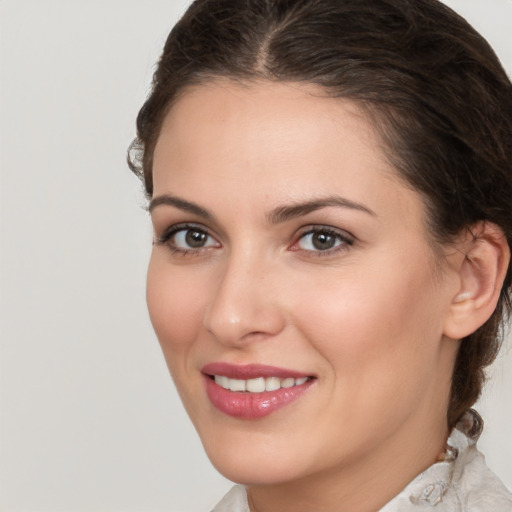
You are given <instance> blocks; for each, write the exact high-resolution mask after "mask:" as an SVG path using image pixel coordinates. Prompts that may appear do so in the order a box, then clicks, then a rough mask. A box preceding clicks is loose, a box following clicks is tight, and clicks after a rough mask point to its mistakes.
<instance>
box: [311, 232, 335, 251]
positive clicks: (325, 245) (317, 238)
mask: <svg viewBox="0 0 512 512" xmlns="http://www.w3.org/2000/svg"><path fill="white" fill-rule="evenodd" d="M335 242H336V239H335V237H334V236H333V235H330V234H329V233H321V232H320V233H315V234H314V235H313V245H314V247H315V249H318V250H320V251H325V250H327V249H331V248H332V247H334V243H335Z"/></svg>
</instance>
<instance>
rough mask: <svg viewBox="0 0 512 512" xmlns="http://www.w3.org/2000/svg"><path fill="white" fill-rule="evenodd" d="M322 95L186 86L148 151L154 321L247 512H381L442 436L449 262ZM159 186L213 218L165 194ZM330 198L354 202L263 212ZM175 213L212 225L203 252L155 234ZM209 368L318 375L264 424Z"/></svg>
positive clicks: (363, 122) (205, 228) (366, 136)
mask: <svg viewBox="0 0 512 512" xmlns="http://www.w3.org/2000/svg"><path fill="white" fill-rule="evenodd" d="M318 93H319V91H318V90H315V89H314V88H313V87H311V86H308V87H307V86H304V85H297V84H275V83H274V84H269V83H265V82H261V83H254V84H251V85H241V84H235V83H232V82H229V81H218V82H212V83H208V84H205V85H202V86H198V87H195V88H192V89H190V90H188V91H187V92H186V93H185V94H184V95H183V96H182V97H180V99H179V100H178V102H177V103H176V104H175V105H174V106H173V108H172V109H171V111H170V112H169V114H168V115H167V117H166V119H165V122H164V124H163V126H162V130H161V134H160V137H159V140H158V143H157V146H156V149H155V154H154V167H153V173H154V201H155V202H154V203H153V207H152V209H151V215H152V221H153V225H154V230H155V244H154V247H153V252H152V256H151V261H150V265H149V270H148V283H147V302H148V307H149V312H150V316H151V320H152V323H153V326H154V328H155V332H156V334H157V336H158V339H159V341H160V344H161V346H162V350H163V353H164V355H165V358H166V361H167V364H168V366H169V369H170V371H171V374H172V376H173V378H174V381H175V383H176V386H177V389H178V391H179V393H180V395H181V398H182V400H183V403H184V405H185V408H186V409H187V412H188V414H189V415H190V417H191V419H192V421H193V423H194V425H195V427H196V429H197V431H198V433H199V435H200V437H201V440H202V442H203V445H204V447H205V450H206V452H207V454H208V456H209V457H210V459H211V461H212V462H213V464H214V465H215V466H216V467H217V469H218V470H219V471H220V472H221V473H223V474H224V475H225V476H226V477H227V478H229V479H231V480H233V481H236V482H240V483H244V484H246V485H248V487H249V498H250V504H251V509H252V510H254V511H255V510H259V511H276V510H279V511H281V512H286V511H289V510H290V511H291V510H293V511H295V512H300V511H306V510H313V509H315V510H322V511H327V512H329V511H331V510H333V511H334V510H337V511H339V510H357V511H359V512H365V511H368V512H369V511H374V510H376V509H378V508H380V507H382V506H383V505H384V504H385V503H386V502H387V501H389V500H390V499H391V498H393V496H395V495H396V494H397V493H399V492H400V491H401V489H402V488H403V487H404V486H405V485H406V484H407V483H408V482H409V481H410V480H412V479H413V478H414V477H415V476H416V475H417V474H419V473H420V472H421V471H422V470H424V469H425V468H427V467H428V466H429V465H431V464H432V463H433V462H435V461H436V460H437V458H438V457H439V454H440V453H442V451H443V449H444V446H445V442H446V438H447V435H448V432H447V425H446V410H447V401H448V395H449V389H450V380H451V374H452V370H453V364H454V360H455V356H456V353H457V349H458V342H457V341H455V340H454V339H451V338H449V337H447V336H446V335H445V331H446V328H447V322H448V321H449V318H450V308H451V305H452V302H453V300H454V297H455V296H456V295H457V293H458V292H459V290H460V277H459V274H458V273H457V271H456V270H454V269H456V268H457V262H459V263H460V259H459V260H457V261H456V262H455V263H453V262H452V261H451V259H450V258H452V256H446V258H443V259H442V260H440V259H439V258H440V257H439V256H435V255H434V254H435V253H434V251H433V250H432V242H431V240H430V238H429V234H428V232H427V229H426V223H425V211H424V204H423V201H422V198H421V197H420V196H419V195H418V194H417V193H416V192H415V191H413V190H411V189H410V188H408V187H407V186H405V185H404V184H403V183H402V182H401V180H400V179H399V178H398V177H397V176H396V173H395V171H394V169H393V168H392V167H391V166H390V164H389V163H388V162H387V160H386V158H385V155H384V152H383V150H382V149H381V144H380V140H379V139H378V137H377V135H376V134H375V133H374V132H373V130H372V127H371V123H370V121H369V120H368V119H367V118H366V117H365V116H364V115H363V114H362V113H361V112H360V111H359V110H358V109H357V106H356V105H355V104H353V103H351V102H350V101H345V100H340V99H332V98H325V97H321V95H319V94H318ZM163 195H170V196H173V197H177V198H180V199H181V200H184V201H187V202H189V203H194V204H195V205H197V206H199V207H200V208H201V209H203V210H205V211H206V212H208V213H209V218H206V217H205V216H204V215H203V213H205V212H201V211H191V209H190V208H185V209H184V208H183V207H181V206H179V205H178V206H176V205H174V206H173V205H169V204H158V199H157V198H159V197H160V198H161V197H162V196H163ZM333 196H336V197H342V198H344V199H345V200H348V201H350V202H352V203H355V204H357V205H358V207H353V205H352V204H351V203H350V205H349V206H339V205H336V206H335V205H331V206H326V207H322V208H319V209H316V210H314V211H311V212H309V213H304V212H302V214H300V215H299V216H293V217H290V218H286V219H275V218H274V219H273V220H274V222H273V221H272V219H269V212H272V211H274V212H275V211H276V209H279V208H280V207H282V206H288V205H296V204H298V203H303V202H310V201H317V200H319V199H320V198H325V197H329V198H332V197H333ZM276 220H279V222H275V221H276ZM181 223H193V224H194V226H196V227H195V229H196V230H197V229H200V230H202V232H204V233H205V234H207V235H208V236H206V237H205V241H206V242H205V244H204V246H203V247H198V248H190V247H188V249H187V245H186V240H185V237H184V236H183V235H185V234H186V233H185V231H181V232H180V233H179V234H177V235H174V236H173V237H171V238H170V239H168V240H166V241H165V242H164V241H162V238H163V236H164V234H165V233H166V231H167V230H168V229H169V227H171V226H175V225H179V224H181ZM326 226H327V227H328V228H329V229H330V230H331V231H334V232H335V233H336V234H335V235H334V240H335V243H334V246H333V248H331V249H328V250H318V249H317V248H315V246H314V245H312V243H311V242H312V240H311V236H310V235H308V234H307V233H309V232H310V231H311V229H316V230H317V231H318V230H320V231H321V230H322V229H323V230H324V231H325V227H326ZM337 233H339V234H340V236H341V238H339V237H338V235H337ZM347 238H348V241H347V240H346V239H347ZM453 258H456V256H453ZM219 361H222V362H229V363H233V364H249V363H258V364H266V365H273V366H278V367H284V368H289V369H293V370H296V371H300V372H302V373H305V374H307V375H311V376H314V377H315V380H314V382H313V385H312V386H311V387H310V388H309V390H308V391H307V392H306V393H305V394H304V395H303V396H302V397H301V398H300V399H299V400H297V401H296V402H294V403H292V404H290V405H288V406H287V407H285V408H283V409H280V410H278V411H276V412H274V413H273V414H271V415H270V416H267V417H265V418H260V419H258V420H247V419H238V418H233V417H230V416H227V415H225V414H223V413H221V412H220V411H218V410H217V409H215V408H214V407H213V405H212V404H211V403H210V401H209V399H208V397H207V395H206V392H205V386H204V376H203V375H202V374H201V368H202V367H203V366H204V365H205V364H207V363H210V362H219Z"/></svg>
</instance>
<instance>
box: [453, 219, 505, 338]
mask: <svg viewBox="0 0 512 512" xmlns="http://www.w3.org/2000/svg"><path fill="white" fill-rule="evenodd" d="M457 245H458V250H459V251H461V253H462V254H463V258H461V259H459V260H458V263H457V268H456V271H457V273H458V290H457V292H456V294H455V295H454V296H453V299H452V302H451V304H450V310H449V314H448V316H447V318H446V321H445V325H444V334H445V336H448V337H449V338H452V339H457V340H460V339H462V338H464V337H465V336H468V335H470V334H471V333H473V332H475V331H476V330H477V329H478V328H479V327H481V326H482V325H483V324H484V323H485V322H486V321H487V320H488V319H489V318H490V316H491V315H492V313H493V312H494V310H495V309H496V304H497V302H498V299H499V296H500V292H501V287H502V286H503V281H504V279H505V275H506V273H507V269H508V265H509V261H510V248H509V246H508V243H507V239H506V237H505V235H504V233H503V231H502V230H501V229H500V228H499V227H498V226H496V225H495V224H493V223H491V222H479V223H478V224H476V225H475V226H472V227H471V229H468V230H467V236H466V237H465V238H464V240H462V241H461V242H459V243H458V244H457Z"/></svg>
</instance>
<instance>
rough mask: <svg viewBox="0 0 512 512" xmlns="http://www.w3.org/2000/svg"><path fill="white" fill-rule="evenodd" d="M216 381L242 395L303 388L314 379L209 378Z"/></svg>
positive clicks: (217, 376)
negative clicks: (297, 387)
mask: <svg viewBox="0 0 512 512" xmlns="http://www.w3.org/2000/svg"><path fill="white" fill-rule="evenodd" d="M209 377H210V378H211V379H213V380H214V381H215V384H217V385H218V386H220V387H221V388H224V389H229V390H230V391H236V392H240V393H264V392H265V391H278V390H279V389H289V388H292V387H294V386H302V384H304V383H306V382H307V381H309V380H311V379H312V378H313V377H300V378H299V379H294V378H293V377H286V378H284V379H280V378H279V377H256V378H255V379H230V378H229V377H226V376H225V375H211V376H209Z"/></svg>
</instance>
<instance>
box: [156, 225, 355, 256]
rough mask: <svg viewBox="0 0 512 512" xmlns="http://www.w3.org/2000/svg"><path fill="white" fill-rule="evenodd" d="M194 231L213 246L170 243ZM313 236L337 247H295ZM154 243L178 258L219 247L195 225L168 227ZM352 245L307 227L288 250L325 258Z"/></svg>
mask: <svg viewBox="0 0 512 512" xmlns="http://www.w3.org/2000/svg"><path fill="white" fill-rule="evenodd" d="M190 231H195V232H197V233H202V234H204V235H206V236H207V237H209V238H210V239H211V240H214V241H215V245H206V246H202V247H197V248H189V249H184V248H180V247H177V246H176V245H175V244H174V243H172V238H173V237H174V236H176V235H177V234H178V233H180V232H184V233H186V232H190ZM315 234H317V235H318V234H326V235H328V236H331V237H334V238H335V243H337V245H335V246H333V247H330V248H327V249H325V250H321V249H318V250H311V249H301V248H300V247H297V245H298V244H299V243H300V242H301V241H302V240H304V239H305V238H306V237H307V236H311V235H315ZM156 243H157V244H158V245H167V247H168V248H169V250H170V251H172V252H173V253H175V254H177V255H179V256H199V255H201V254H203V252H204V251H205V250H207V249H210V248H212V247H213V248H219V247H221V244H220V243H219V242H217V241H216V239H215V237H213V236H212V235H211V234H210V233H209V232H208V230H207V229H205V228H204V227H203V226H201V225H197V224H176V225H174V226H171V227H169V228H168V229H167V230H165V231H164V232H163V233H162V234H161V235H158V236H157V237H156ZM353 244H354V237H353V236H352V235H350V234H348V233H346V232H345V231H339V230H337V229H334V228H332V227H330V226H318V225H316V226H308V227H306V228H304V231H302V232H301V233H299V235H298V236H297V237H296V239H295V241H294V242H293V243H292V245H291V246H290V247H289V249H288V250H291V251H296V252H301V253H303V254H307V255H308V256H310V257H327V256H331V255H333V254H334V253H337V252H338V251H342V250H347V248H348V247H350V246H352V245H353Z"/></svg>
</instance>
